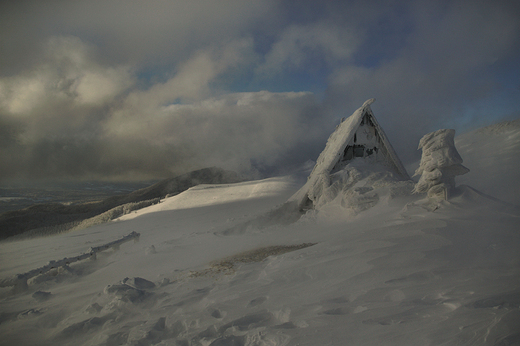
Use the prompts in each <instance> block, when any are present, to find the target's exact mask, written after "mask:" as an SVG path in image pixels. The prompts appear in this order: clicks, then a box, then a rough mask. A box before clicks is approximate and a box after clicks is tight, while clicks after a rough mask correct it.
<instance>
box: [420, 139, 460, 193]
mask: <svg viewBox="0 0 520 346" xmlns="http://www.w3.org/2000/svg"><path fill="white" fill-rule="evenodd" d="M454 137H455V130H452V129H442V130H438V131H435V132H432V133H429V134H427V135H425V136H424V137H423V138H421V140H420V141H419V148H418V149H422V157H421V164H420V165H419V168H417V170H416V171H415V174H414V176H417V175H420V176H421V178H420V179H419V182H418V183H417V184H416V185H415V189H414V191H413V192H414V193H425V192H427V193H428V197H442V198H444V199H447V197H448V193H449V191H450V190H452V189H453V188H454V187H455V176H457V175H463V174H466V173H468V172H469V169H468V168H466V167H464V166H463V165H462V157H460V155H459V153H458V151H457V149H456V148H455V142H454Z"/></svg>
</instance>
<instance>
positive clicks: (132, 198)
mask: <svg viewBox="0 0 520 346" xmlns="http://www.w3.org/2000/svg"><path fill="white" fill-rule="evenodd" d="M239 181H241V179H240V178H239V177H238V175H237V174H236V173H234V172H230V171H225V170H223V169H220V168H216V167H211V168H204V169H200V170H197V171H192V172H189V173H186V174H183V175H180V176H177V177H174V178H169V179H165V180H162V181H160V182H158V183H156V184H153V185H151V186H149V187H146V188H143V189H140V190H137V191H133V192H131V193H128V194H123V195H118V196H112V197H108V198H106V199H104V200H102V201H97V202H88V203H80V204H74V205H64V204H61V203H44V204H36V205H33V206H30V207H28V208H25V209H21V210H16V211H8V212H5V213H3V214H1V215H0V240H3V239H6V238H9V237H12V236H15V235H20V234H23V233H25V232H28V231H30V230H33V229H37V228H46V227H57V226H60V225H61V226H63V227H61V228H62V229H63V230H66V229H68V228H72V226H73V225H74V224H76V223H78V222H80V221H82V220H85V219H88V218H91V217H94V216H96V215H99V214H101V213H104V212H106V211H108V210H110V209H112V208H115V207H117V206H120V205H123V204H127V203H137V202H142V201H148V200H154V199H160V198H163V197H166V196H167V195H176V194H179V193H181V192H183V191H185V190H187V189H189V188H190V187H193V186H196V185H199V184H227V183H236V182H239Z"/></svg>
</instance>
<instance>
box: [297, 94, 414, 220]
mask: <svg viewBox="0 0 520 346" xmlns="http://www.w3.org/2000/svg"><path fill="white" fill-rule="evenodd" d="M374 101H375V99H370V100H367V101H366V102H365V103H364V104H363V106H361V107H360V108H359V109H358V110H356V111H355V112H354V113H353V114H352V115H351V116H350V117H348V118H347V119H343V120H342V122H341V123H340V124H339V125H338V126H337V127H336V130H335V131H334V132H333V133H332V134H331V136H330V137H329V140H328V141H327V145H326V146H325V149H324V150H323V152H322V153H321V154H320V156H319V157H318V160H317V162H316V165H315V166H314V169H313V170H312V172H311V174H310V175H309V178H308V180H307V183H306V184H305V185H304V186H303V187H302V188H301V189H300V190H299V191H298V192H297V193H296V194H295V195H294V196H292V197H291V199H290V201H295V202H296V203H297V204H298V207H299V208H300V209H301V210H305V209H310V208H313V207H316V206H317V205H319V204H321V202H320V200H322V202H323V201H324V200H331V198H333V197H334V196H336V195H337V192H338V189H342V187H340V186H339V185H338V184H341V183H337V182H336V180H337V179H334V177H338V176H342V177H343V178H341V179H340V180H342V179H343V180H344V178H345V175H344V174H339V175H338V174H337V173H338V172H341V171H343V170H344V169H345V168H346V167H347V166H348V165H351V164H352V163H353V162H354V161H356V162H357V161H362V164H365V163H366V164H370V165H373V167H378V169H379V168H381V167H383V170H385V171H388V172H389V174H391V175H393V177H395V179H396V180H409V176H408V173H407V172H406V169H405V168H404V166H403V164H402V163H401V160H399V157H397V154H396V153H395V151H394V149H393V147H392V145H391V144H390V142H389V141H388V138H387V137H386V135H385V133H384V131H383V129H382V128H381V126H380V125H379V124H378V122H377V121H376V119H375V117H374V114H373V113H372V109H371V108H370V105H371V104H372V103H373V102H374ZM338 179H339V178H338ZM347 180H349V179H348V178H347ZM350 180H352V179H350ZM350 180H349V181H350ZM322 197H323V198H322Z"/></svg>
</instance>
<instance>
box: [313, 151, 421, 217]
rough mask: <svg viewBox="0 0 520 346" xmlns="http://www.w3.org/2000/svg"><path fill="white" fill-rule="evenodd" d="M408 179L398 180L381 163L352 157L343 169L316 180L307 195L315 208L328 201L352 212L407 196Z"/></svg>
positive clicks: (409, 186) (410, 187) (408, 193)
mask: <svg viewBox="0 0 520 346" xmlns="http://www.w3.org/2000/svg"><path fill="white" fill-rule="evenodd" d="M412 188H413V183H412V181H409V180H408V181H402V180H401V179H400V177H396V175H395V174H394V173H393V172H391V171H389V170H388V169H387V168H386V167H385V166H382V165H377V164H374V163H366V162H365V161H364V160H362V159H355V160H353V161H352V162H351V163H350V164H349V165H347V166H346V167H345V168H344V169H342V170H340V171H338V172H336V173H334V174H331V175H330V176H328V177H326V176H323V177H322V179H320V180H318V181H316V183H315V185H314V187H313V189H311V190H310V191H312V193H309V197H310V198H311V199H313V200H314V201H315V202H314V203H315V204H314V205H315V209H316V210H319V209H321V208H322V207H324V206H325V205H327V204H329V203H336V204H340V205H341V206H342V207H343V208H345V209H347V210H348V211H350V212H351V213H353V214H358V213H359V212H362V211H364V210H367V209H370V208H371V207H373V206H375V205H376V204H378V203H379V202H380V201H383V200H385V201H388V200H391V199H394V198H396V197H400V196H407V195H410V193H411V191H412Z"/></svg>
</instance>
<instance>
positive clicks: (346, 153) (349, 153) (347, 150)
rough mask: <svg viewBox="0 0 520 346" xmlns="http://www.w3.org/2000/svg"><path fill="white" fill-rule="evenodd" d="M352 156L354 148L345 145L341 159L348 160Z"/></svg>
mask: <svg viewBox="0 0 520 346" xmlns="http://www.w3.org/2000/svg"><path fill="white" fill-rule="evenodd" d="M353 158H354V148H353V147H352V146H350V145H347V147H346V148H345V151H344V152H343V161H349V160H352V159H353Z"/></svg>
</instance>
